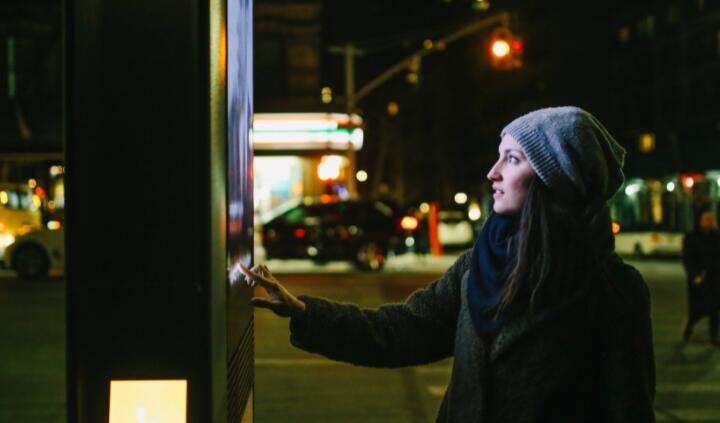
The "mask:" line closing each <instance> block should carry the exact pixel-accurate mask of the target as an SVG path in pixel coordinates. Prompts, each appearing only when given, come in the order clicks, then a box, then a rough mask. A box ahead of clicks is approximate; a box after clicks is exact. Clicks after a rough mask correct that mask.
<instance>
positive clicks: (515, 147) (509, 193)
mask: <svg viewBox="0 0 720 423" xmlns="http://www.w3.org/2000/svg"><path fill="white" fill-rule="evenodd" d="M498 153H499V154H500V156H499V158H498V160H497V162H495V164H494V165H493V167H492V168H491V169H490V172H488V175H487V177H488V179H489V180H490V181H491V182H492V188H493V198H494V199H495V203H494V205H493V210H495V212H496V213H501V214H514V213H518V212H520V210H521V209H522V206H523V203H524V202H525V196H526V194H527V190H528V186H529V185H530V181H531V180H532V179H533V177H534V176H535V171H534V170H533V168H532V166H531V165H530V162H529V161H528V160H527V158H526V157H525V153H524V152H523V150H522V148H520V145H519V144H518V143H517V141H515V138H513V137H512V136H510V135H505V136H504V137H503V138H502V140H501V141H500V146H499V147H498Z"/></svg>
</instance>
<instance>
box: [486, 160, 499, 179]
mask: <svg viewBox="0 0 720 423" xmlns="http://www.w3.org/2000/svg"><path fill="white" fill-rule="evenodd" d="M487 178H488V179H489V180H491V181H497V180H498V179H499V178H500V172H498V163H497V162H496V163H495V164H494V165H493V167H491V168H490V171H489V172H488V174H487Z"/></svg>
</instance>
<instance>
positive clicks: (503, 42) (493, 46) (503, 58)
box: [490, 27, 523, 70]
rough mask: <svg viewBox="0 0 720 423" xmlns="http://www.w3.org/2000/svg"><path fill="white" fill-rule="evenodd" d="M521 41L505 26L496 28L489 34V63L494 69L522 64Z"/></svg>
mask: <svg viewBox="0 0 720 423" xmlns="http://www.w3.org/2000/svg"><path fill="white" fill-rule="evenodd" d="M522 52H523V42H522V39H520V37H517V36H515V35H514V34H513V33H512V32H510V30H509V29H507V28H506V27H500V28H496V29H495V30H494V31H493V32H492V34H491V36H490V64H491V65H492V67H493V68H495V69H500V70H511V69H517V68H519V67H521V66H522Z"/></svg>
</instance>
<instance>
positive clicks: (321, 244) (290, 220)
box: [262, 200, 417, 270]
mask: <svg viewBox="0 0 720 423" xmlns="http://www.w3.org/2000/svg"><path fill="white" fill-rule="evenodd" d="M416 228H417V220H416V219H415V218H414V217H412V216H407V215H404V214H403V213H400V212H398V210H396V209H395V208H394V207H393V206H391V205H389V204H387V203H385V202H382V201H371V200H344V201H333V202H325V203H321V202H317V201H312V202H311V201H306V202H303V203H301V204H299V205H297V206H295V207H292V208H290V209H289V210H287V211H285V212H283V213H282V214H280V215H279V216H277V217H275V218H274V219H272V220H270V221H269V222H267V223H265V224H264V225H263V237H262V240H263V246H264V247H265V251H266V254H267V258H268V259H274V258H281V259H289V258H310V259H312V260H314V261H315V262H317V263H324V262H328V261H331V260H350V261H353V262H354V263H355V264H356V265H357V266H358V267H359V268H360V269H363V270H380V269H381V268H382V267H383V264H384V263H385V259H386V258H387V257H388V254H400V253H402V252H405V250H406V249H407V248H408V245H412V244H413V242H414V239H413V238H412V237H413V231H414V230H415V229H416Z"/></svg>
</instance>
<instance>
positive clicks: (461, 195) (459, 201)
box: [455, 192, 468, 204]
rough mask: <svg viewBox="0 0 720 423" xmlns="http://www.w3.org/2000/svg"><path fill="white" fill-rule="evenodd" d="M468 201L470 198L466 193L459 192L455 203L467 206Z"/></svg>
mask: <svg viewBox="0 0 720 423" xmlns="http://www.w3.org/2000/svg"><path fill="white" fill-rule="evenodd" d="M467 200H468V196H467V194H465V193H464V192H458V193H457V194H455V202H456V203H457V204H465V203H467Z"/></svg>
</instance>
